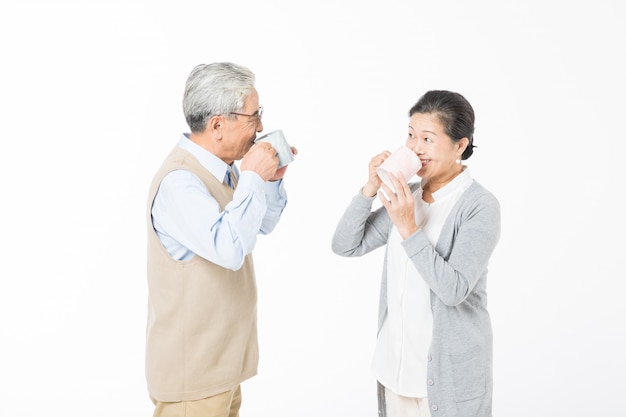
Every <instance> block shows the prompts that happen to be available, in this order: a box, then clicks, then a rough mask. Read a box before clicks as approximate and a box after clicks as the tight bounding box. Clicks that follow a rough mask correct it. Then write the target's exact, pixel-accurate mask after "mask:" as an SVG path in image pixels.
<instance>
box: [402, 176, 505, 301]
mask: <svg viewBox="0 0 626 417" xmlns="http://www.w3.org/2000/svg"><path fill="white" fill-rule="evenodd" d="M479 189H480V190H481V191H480V192H475V191H474V192H473V193H470V195H471V197H469V196H468V197H469V198H468V199H466V201H465V202H464V203H463V204H461V205H460V206H459V207H458V209H457V210H456V211H455V212H454V213H451V214H454V215H451V216H450V218H449V219H448V220H447V221H446V224H445V225H444V227H443V229H442V231H441V234H440V240H439V242H438V243H437V247H434V246H433V245H432V244H431V243H430V241H429V240H428V239H427V238H426V235H425V234H424V232H423V231H422V230H418V231H417V232H415V233H414V234H413V235H411V236H409V237H408V238H407V239H405V240H404V241H403V242H402V245H403V247H404V248H405V250H406V252H407V255H408V257H409V258H410V259H411V261H412V262H413V264H414V265H415V267H416V268H417V270H418V271H419V273H420V274H421V275H422V277H423V278H424V280H425V281H426V283H427V284H428V286H429V287H430V289H431V290H432V291H433V292H434V293H435V295H436V296H437V297H438V298H439V299H440V300H441V301H442V302H443V303H444V304H446V305H448V306H456V305H459V304H460V303H462V302H463V301H464V300H465V299H466V298H467V296H468V295H469V294H470V292H471V291H472V289H473V288H474V286H475V285H476V283H477V282H478V280H479V279H480V278H481V277H482V276H484V275H485V274H486V273H487V265H488V263H489V258H490V257H491V254H492V253H493V251H494V249H495V247H496V244H497V242H498V240H499V238H500V205H499V203H498V201H497V199H496V198H495V197H494V196H493V195H492V194H491V193H489V192H488V191H486V190H485V189H483V188H482V187H480V186H479ZM468 191H469V190H468Z"/></svg>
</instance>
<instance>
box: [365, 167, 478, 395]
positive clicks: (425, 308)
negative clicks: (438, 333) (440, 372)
mask: <svg viewBox="0 0 626 417" xmlns="http://www.w3.org/2000/svg"><path fill="white" fill-rule="evenodd" d="M472 181H473V180H472V178H471V177H470V175H469V170H468V169H467V167H464V169H463V172H462V173H461V174H459V175H458V176H457V177H456V178H454V179H453V180H452V181H450V183H448V184H447V185H446V186H445V187H443V188H441V189H440V190H438V191H437V192H436V193H434V194H433V198H434V200H435V201H434V202H433V203H431V204H428V203H426V202H424V200H422V191H423V190H422V189H421V188H418V189H417V190H415V192H414V193H413V197H414V198H415V220H416V222H417V225H418V226H420V225H421V228H422V230H423V232H424V233H425V234H426V237H427V238H428V240H429V241H430V242H431V243H432V244H433V245H435V244H436V243H437V240H438V239H439V233H440V232H441V227H442V225H443V223H444V222H445V220H446V217H448V214H449V213H450V211H451V210H452V207H453V206H454V205H455V204H456V202H457V201H458V199H459V197H460V196H461V194H462V193H463V192H464V191H465V190H466V189H467V188H468V187H469V186H470V185H471V183H472ZM401 241H402V238H401V237H400V234H399V233H398V231H397V229H396V227H395V226H394V227H393V228H392V231H391V233H390V234H389V239H388V241H387V314H386V316H385V318H384V320H383V324H382V327H381V329H380V332H379V333H378V339H377V342H376V348H375V351H374V358H373V360H372V371H373V373H374V376H375V377H376V379H377V380H378V381H379V382H380V383H381V384H383V385H384V386H385V387H386V388H388V389H390V390H391V391H393V392H394V393H396V394H398V395H402V396H405V397H414V398H423V397H426V396H427V391H426V387H427V385H426V368H427V363H428V361H427V358H428V350H429V347H430V340H431V337H432V326H433V324H432V323H433V318H432V312H431V307H430V289H429V288H428V286H427V285H426V282H425V281H424V280H423V279H422V277H421V275H420V274H419V272H418V271H417V269H416V268H415V266H414V265H413V263H412V262H411V260H410V259H409V258H408V257H407V255H406V252H405V250H404V248H403V247H402V246H401V245H400V242H401Z"/></svg>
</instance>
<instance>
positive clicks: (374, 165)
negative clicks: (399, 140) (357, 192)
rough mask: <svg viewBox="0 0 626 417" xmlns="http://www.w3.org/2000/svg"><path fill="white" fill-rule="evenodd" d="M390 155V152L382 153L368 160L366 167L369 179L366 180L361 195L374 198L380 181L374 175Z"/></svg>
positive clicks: (376, 175)
mask: <svg viewBox="0 0 626 417" xmlns="http://www.w3.org/2000/svg"><path fill="white" fill-rule="evenodd" d="M389 155H391V152H389V151H384V152H381V153H379V154H378V155H376V156H375V157H373V158H372V159H371V160H370V163H369V165H368V170H369V177H368V179H367V183H366V184H365V185H364V186H363V189H362V193H363V195H364V196H366V197H370V198H371V197H374V196H375V195H376V192H377V191H378V189H379V188H380V185H381V184H382V181H381V180H380V177H379V176H378V174H377V173H376V169H378V167H379V166H380V165H381V164H382V163H383V161H384V160H385V159H387V158H388V157H389Z"/></svg>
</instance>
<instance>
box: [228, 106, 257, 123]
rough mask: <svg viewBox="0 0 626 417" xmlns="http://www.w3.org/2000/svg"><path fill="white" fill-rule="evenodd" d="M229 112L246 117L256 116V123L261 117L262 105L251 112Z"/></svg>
mask: <svg viewBox="0 0 626 417" xmlns="http://www.w3.org/2000/svg"><path fill="white" fill-rule="evenodd" d="M230 114H234V115H236V116H248V117H256V119H257V123H258V122H260V121H261V118H262V117H263V106H259V110H257V111H255V112H254V113H252V114H245V113H236V112H234V111H231V112H230Z"/></svg>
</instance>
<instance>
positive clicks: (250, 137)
mask: <svg viewBox="0 0 626 417" xmlns="http://www.w3.org/2000/svg"><path fill="white" fill-rule="evenodd" d="M260 112H261V109H260V108H259V94H258V92H257V91H256V89H253V90H252V94H250V95H249V96H248V98H246V100H245V102H244V107H243V110H242V111H241V113H237V114H234V115H233V118H230V117H227V118H225V119H224V120H225V122H224V128H223V130H222V134H223V141H222V146H223V148H222V149H221V153H222V155H223V158H222V159H224V160H225V161H230V160H232V161H238V160H240V159H241V158H243V156H244V155H245V154H246V152H248V150H250V148H251V147H252V145H253V144H254V140H255V139H256V134H257V132H261V131H263V122H262V121H261V117H260Z"/></svg>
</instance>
